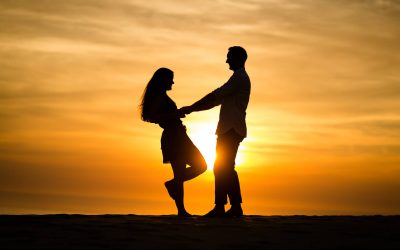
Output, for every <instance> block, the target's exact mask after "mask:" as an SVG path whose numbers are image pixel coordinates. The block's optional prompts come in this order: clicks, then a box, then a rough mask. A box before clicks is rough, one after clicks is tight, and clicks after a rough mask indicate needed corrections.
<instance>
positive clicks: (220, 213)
mask: <svg viewBox="0 0 400 250" xmlns="http://www.w3.org/2000/svg"><path fill="white" fill-rule="evenodd" d="M204 217H208V218H217V217H225V209H224V208H223V207H221V208H220V207H214V208H213V209H212V210H211V211H210V212H208V213H206V214H205V215H204Z"/></svg>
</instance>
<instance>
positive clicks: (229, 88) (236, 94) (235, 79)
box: [180, 46, 251, 217]
mask: <svg viewBox="0 0 400 250" xmlns="http://www.w3.org/2000/svg"><path fill="white" fill-rule="evenodd" d="M246 60H247V53H246V51H245V50H244V49H243V48H242V47H240V46H234V47H230V48H229V50H228V54H227V59H226V63H228V64H229V69H230V70H232V71H233V75H232V76H231V77H230V78H229V80H228V81H227V82H226V83H225V84H223V85H222V86H221V87H219V88H217V89H216V90H214V91H212V92H211V93H209V94H208V95H206V96H205V97H203V98H202V99H200V100H199V101H197V102H195V103H194V104H192V105H191V106H186V107H183V108H181V109H180V111H181V112H183V113H185V114H189V113H191V112H194V111H202V110H208V109H211V108H213V107H215V106H218V105H221V109H220V114H219V121H218V126H217V131H216V134H217V147H216V151H217V156H216V159H215V163H214V177H215V207H214V208H213V209H212V210H211V211H210V212H208V213H207V214H206V215H205V216H207V217H225V216H228V217H240V216H242V215H243V210H242V206H241V203H242V196H241V192H240V184H239V177H238V175H237V172H236V171H235V158H236V154H237V150H238V148H239V144H240V142H242V140H243V139H244V138H245V137H246V135H247V128H246V109H247V105H248V103H249V98H250V86H251V84H250V79H249V76H248V75H247V73H246V70H245V67H244V66H245V62H246ZM227 197H229V201H230V204H231V208H230V209H229V210H228V211H227V212H226V213H225V204H227Z"/></svg>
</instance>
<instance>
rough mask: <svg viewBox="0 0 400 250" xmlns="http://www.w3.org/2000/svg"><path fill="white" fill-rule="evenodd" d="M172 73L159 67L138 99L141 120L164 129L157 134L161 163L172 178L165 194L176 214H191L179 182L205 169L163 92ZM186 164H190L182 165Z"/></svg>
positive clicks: (172, 103) (184, 128)
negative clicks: (175, 209) (169, 167)
mask: <svg viewBox="0 0 400 250" xmlns="http://www.w3.org/2000/svg"><path fill="white" fill-rule="evenodd" d="M173 79H174V72H173V71H172V70H170V69H167V68H159V69H158V70H157V71H156V72H155V73H154V74H153V76H152V78H151V79H150V81H149V83H148V84H147V86H146V88H145V90H144V93H143V97H142V102H141V105H140V108H141V117H142V120H143V121H146V122H152V123H156V124H158V125H160V127H161V128H163V129H164V131H163V133H162V136H161V150H162V155H163V162H164V163H170V164H171V166H172V170H173V173H174V178H173V179H172V180H169V181H167V182H165V187H166V188H167V191H168V194H169V195H170V196H171V198H172V199H174V200H175V204H176V207H177V209H178V215H179V216H191V215H190V214H189V213H188V212H187V211H186V209H185V206H184V202H183V193H184V192H183V182H185V181H188V180H190V179H193V178H194V177H196V176H198V175H200V174H201V173H203V172H204V171H205V170H206V169H207V164H206V161H205V160H204V157H203V156H202V155H201V153H200V151H199V150H198V149H197V147H196V146H195V145H194V144H193V142H192V141H191V140H190V138H189V137H188V135H187V134H186V127H185V126H184V125H183V124H182V121H181V119H180V118H183V117H185V115H184V114H181V113H180V112H179V111H178V109H177V106H176V104H175V102H174V101H173V100H172V99H171V98H170V97H169V96H168V95H167V91H168V90H171V89H172V84H174V81H173ZM186 165H189V166H190V167H186Z"/></svg>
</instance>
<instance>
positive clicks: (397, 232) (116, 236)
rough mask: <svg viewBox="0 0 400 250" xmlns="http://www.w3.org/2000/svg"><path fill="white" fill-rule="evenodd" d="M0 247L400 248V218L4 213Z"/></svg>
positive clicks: (0, 224) (0, 229)
mask: <svg viewBox="0 0 400 250" xmlns="http://www.w3.org/2000/svg"><path fill="white" fill-rule="evenodd" d="M0 249H379V250H380V249H397V250H398V249H400V216H244V217H243V218H204V217H200V216H194V217H191V218H180V217H177V216H173V215H164V216H143V215H64V214H61V215H0Z"/></svg>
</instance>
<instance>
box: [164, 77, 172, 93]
mask: <svg viewBox="0 0 400 250" xmlns="http://www.w3.org/2000/svg"><path fill="white" fill-rule="evenodd" d="M173 84H174V75H173V74H168V75H166V77H165V79H164V86H165V90H171V89H172V85H173Z"/></svg>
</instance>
